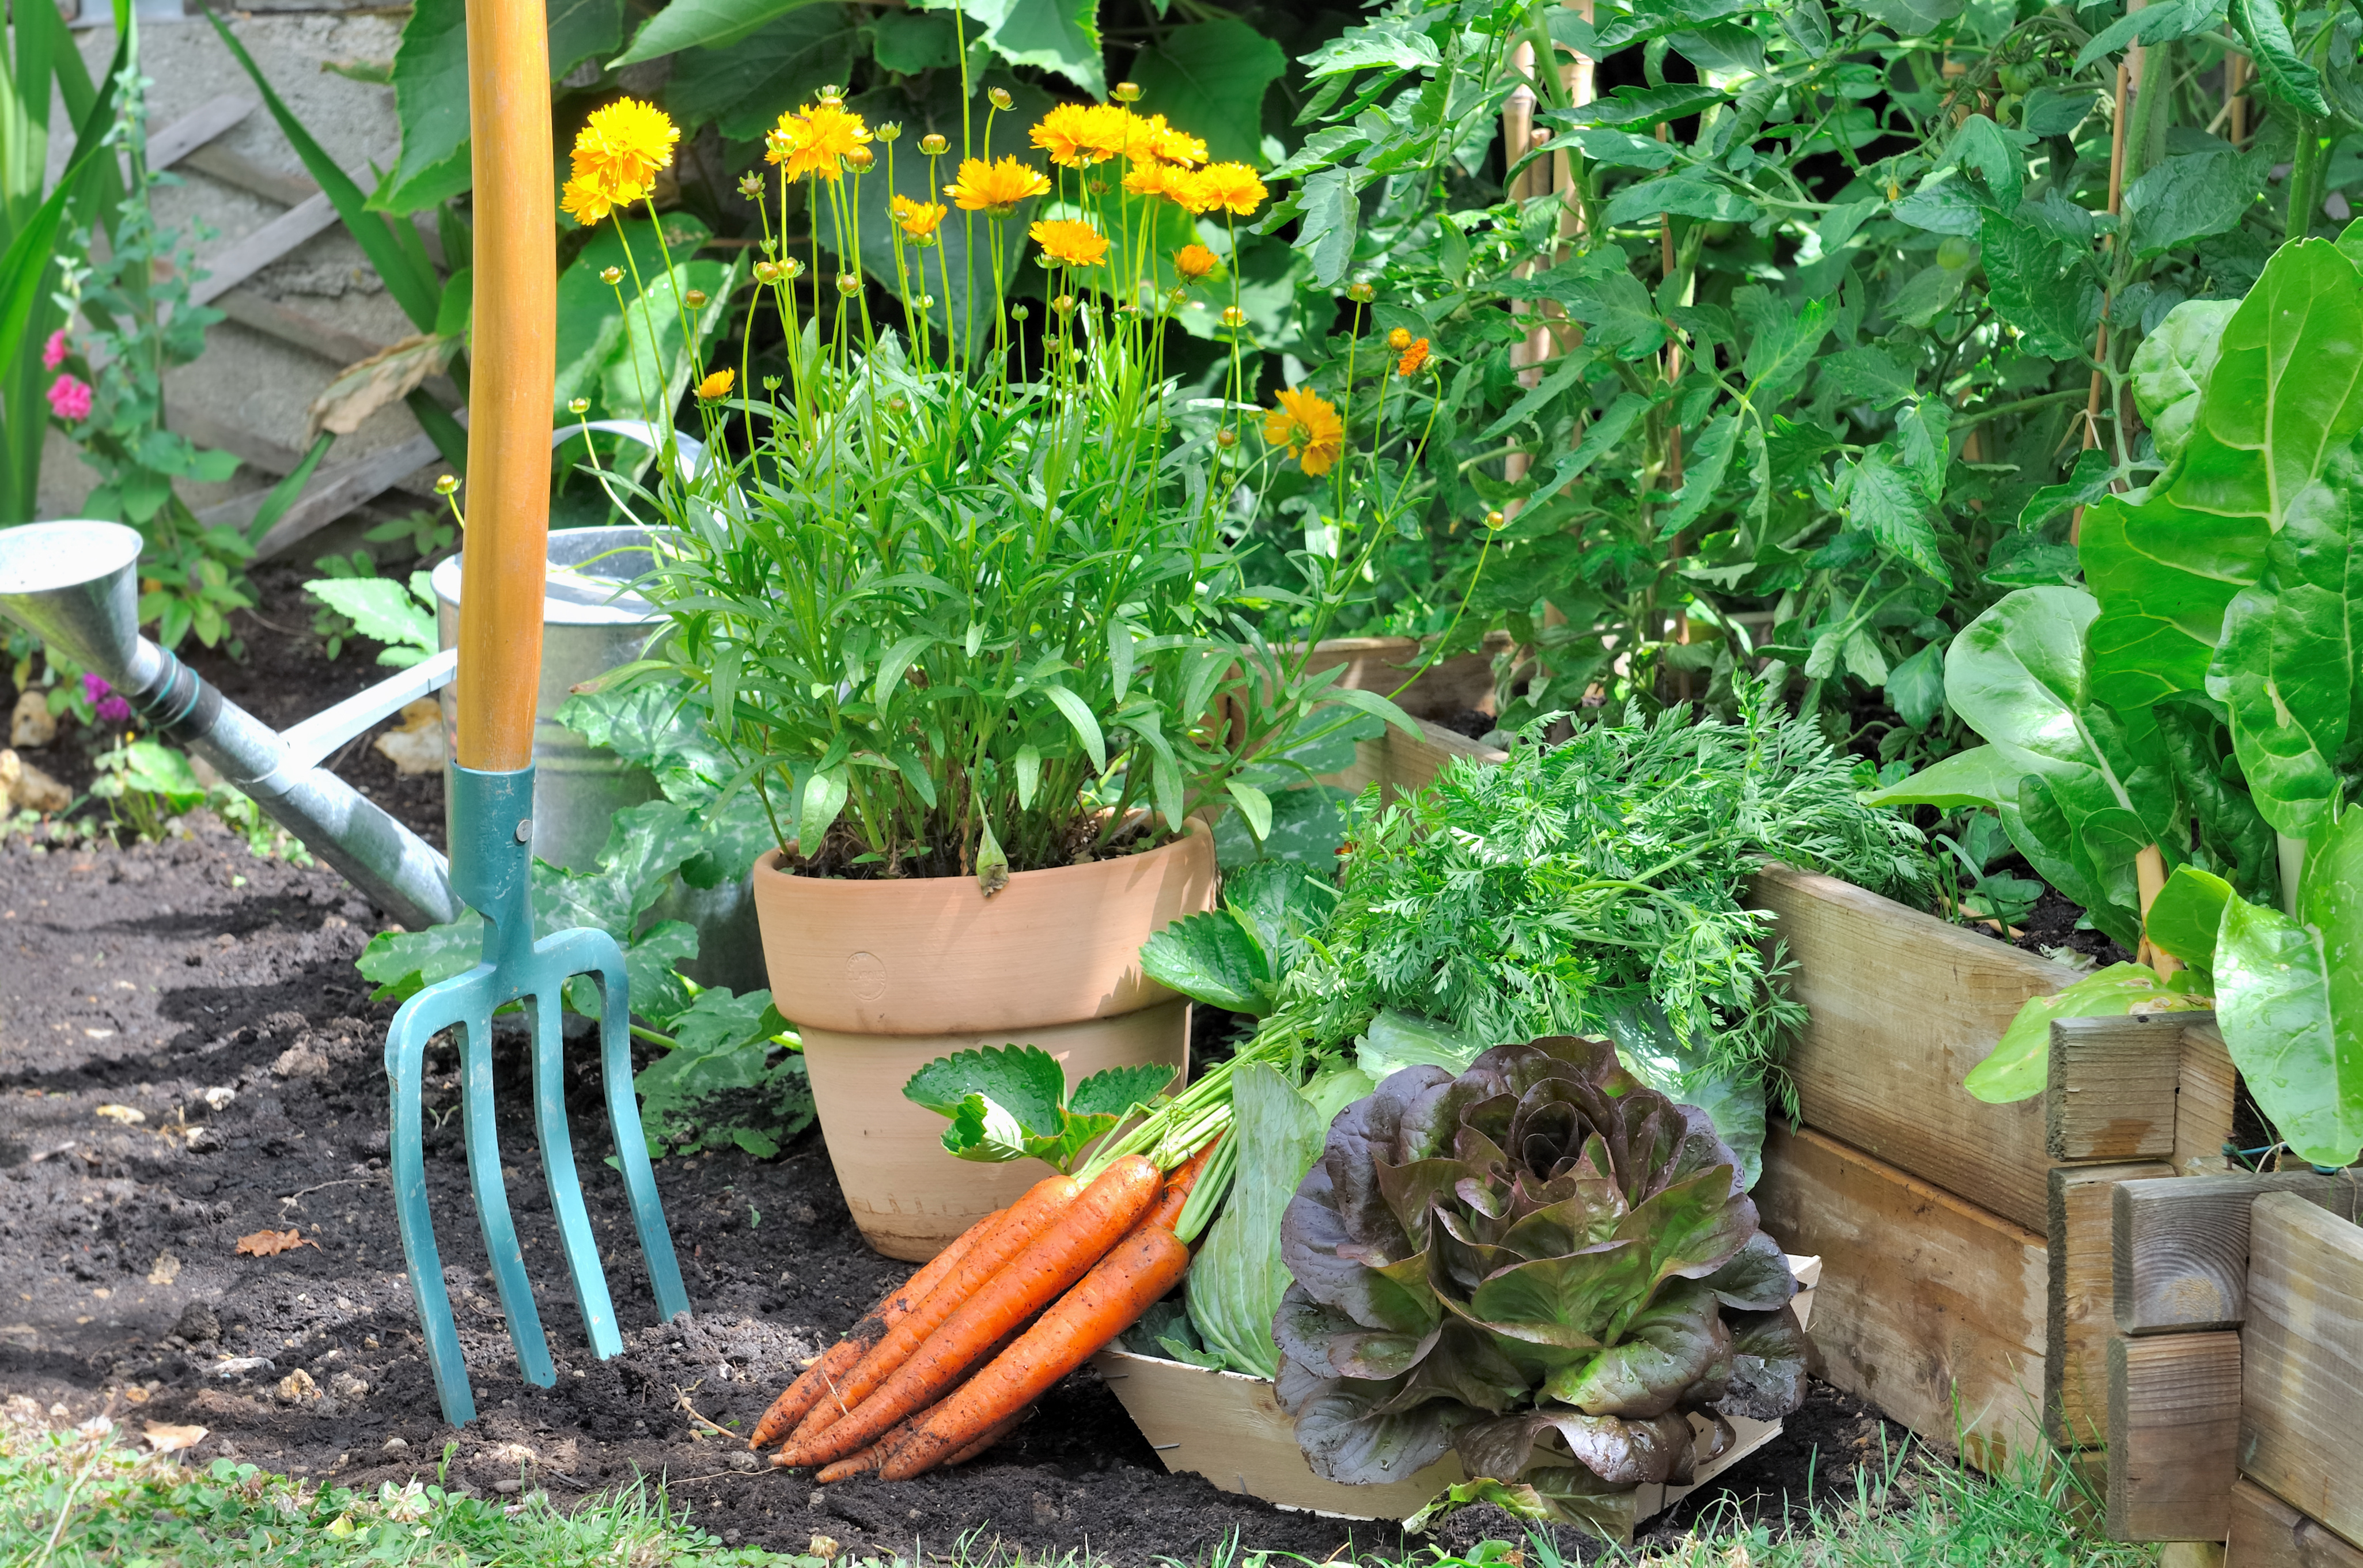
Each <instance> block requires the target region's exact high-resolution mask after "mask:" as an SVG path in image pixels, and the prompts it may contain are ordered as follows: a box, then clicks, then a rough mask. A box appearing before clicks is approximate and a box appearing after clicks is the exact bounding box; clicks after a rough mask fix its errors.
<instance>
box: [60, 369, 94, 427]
mask: <svg viewBox="0 0 2363 1568" xmlns="http://www.w3.org/2000/svg"><path fill="white" fill-rule="evenodd" d="M50 411H51V412H52V413H54V414H56V415H57V417H59V418H61V419H66V420H81V419H87V418H89V417H90V384H89V383H88V382H82V381H76V380H75V379H74V378H73V377H72V376H70V375H61V376H60V377H58V379H57V380H55V381H53V382H51V383H50Z"/></svg>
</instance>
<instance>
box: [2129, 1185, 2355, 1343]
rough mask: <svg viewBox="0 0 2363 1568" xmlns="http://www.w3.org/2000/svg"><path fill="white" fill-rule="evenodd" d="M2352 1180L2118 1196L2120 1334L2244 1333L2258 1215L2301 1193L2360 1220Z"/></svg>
mask: <svg viewBox="0 0 2363 1568" xmlns="http://www.w3.org/2000/svg"><path fill="white" fill-rule="evenodd" d="M2267 1193H2293V1194H2295V1195H2298V1196H2299V1197H2302V1198H2304V1199H2305V1200H2306V1201H2307V1202H2309V1203H2314V1204H2319V1205H2321V1206H2322V1207H2325V1208H2327V1209H2329V1210H2331V1211H2332V1212H2333V1213H2335V1214H2338V1215H2340V1216H2342V1217H2343V1218H2354V1216H2355V1213H2356V1207H2355V1206H2356V1193H2357V1181H2356V1180H2355V1178H2354V1177H2353V1176H2352V1175H2336V1176H2327V1175H2322V1174H2319V1173H2315V1172H2313V1171H2281V1172H2276V1173H2254V1172H2242V1173H2238V1174H2235V1175H2224V1176H2182V1177H2178V1178H2177V1179H2175V1180H2173V1181H2163V1182H2161V1181H2144V1182H2127V1183H2125V1184H2123V1185H2121V1186H2120V1187H2118V1188H2117V1189H2116V1191H2114V1192H2113V1193H2112V1194H2111V1195H2110V1217H2109V1232H2110V1238H2109V1251H2110V1273H2111V1275H2112V1279H2113V1284H2112V1288H2111V1291H2110V1296H2111V1299H2112V1302H2113V1310H2114V1317H2115V1319H2116V1328H2117V1332H2119V1333H2121V1334H2184V1333H2191V1332H2192V1331H2194V1330H2198V1329H2236V1328H2238V1327H2239V1326H2240V1322H2241V1320H2242V1319H2243V1318H2246V1317H2247V1299H2248V1211H2249V1209H2250V1208H2251V1207H2253V1206H2254V1205H2255V1203H2256V1200H2257V1199H2258V1198H2259V1197H2261V1196H2263V1195H2265V1194H2267Z"/></svg>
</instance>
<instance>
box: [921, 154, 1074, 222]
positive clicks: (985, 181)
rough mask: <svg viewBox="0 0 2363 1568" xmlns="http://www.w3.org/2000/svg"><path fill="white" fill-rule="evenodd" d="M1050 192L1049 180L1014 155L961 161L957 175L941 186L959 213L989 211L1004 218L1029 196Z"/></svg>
mask: <svg viewBox="0 0 2363 1568" xmlns="http://www.w3.org/2000/svg"><path fill="white" fill-rule="evenodd" d="M1049 194H1050V182H1049V179H1048V177H1047V176H1046V175H1044V174H1043V172H1041V171H1040V170H1038V169H1036V168H1034V167H1032V166H1031V165H1029V164H1026V163H1024V162H1021V161H1019V160H1017V159H1016V158H1014V157H1012V158H1004V159H1003V160H1001V161H999V162H998V163H987V162H986V161H984V160H983V159H982V158H963V159H961V160H960V177H959V178H958V179H956V180H954V181H953V182H952V183H950V184H949V185H946V186H945V187H944V195H948V196H949V197H951V199H952V202H953V205H955V206H958V207H959V208H960V210H961V211H962V212H989V213H991V214H993V216H994V217H1008V216H1009V214H1010V213H1011V212H1012V211H1014V210H1015V207H1016V206H1017V204H1018V203H1019V202H1022V201H1024V200H1026V198H1027V197H1029V196H1042V195H1049Z"/></svg>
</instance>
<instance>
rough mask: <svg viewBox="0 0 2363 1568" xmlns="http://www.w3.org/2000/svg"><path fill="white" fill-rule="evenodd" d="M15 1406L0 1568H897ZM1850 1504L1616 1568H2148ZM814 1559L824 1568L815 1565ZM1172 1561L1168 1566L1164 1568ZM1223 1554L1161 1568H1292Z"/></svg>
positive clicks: (1909, 1503)
mask: <svg viewBox="0 0 2363 1568" xmlns="http://www.w3.org/2000/svg"><path fill="white" fill-rule="evenodd" d="M30 1406H31V1402H30V1401H29V1400H23V1399H17V1400H11V1401H9V1409H8V1410H6V1412H5V1413H0V1568H100V1565H105V1568H212V1565H214V1564H220V1565H222V1568H228V1565H230V1564H247V1563H257V1564H274V1565H276V1564H285V1565H289V1568H297V1565H309V1564H315V1563H316V1564H320V1565H322V1568H327V1565H328V1564H332V1563H333V1564H338V1565H345V1564H360V1563H418V1564H422V1565H423V1564H430V1563H431V1564H435V1565H436V1568H527V1565H533V1568H541V1565H544V1564H549V1565H567V1564H582V1565H584V1568H590V1565H592V1564H598V1565H600V1568H906V1565H905V1563H904V1560H903V1559H900V1558H895V1559H893V1560H892V1561H891V1562H888V1561H885V1560H871V1559H861V1560H857V1559H855V1558H853V1557H851V1556H843V1557H838V1558H837V1560H836V1562H835V1563H834V1564H833V1565H832V1564H830V1563H829V1562H828V1559H827V1558H826V1557H823V1556H819V1555H783V1554H782V1553H778V1552H773V1551H765V1550H762V1549H760V1548H757V1547H726V1546H724V1545H723V1544H722V1542H720V1541H718V1540H715V1539H714V1538H713V1537H711V1536H709V1535H707V1534H705V1533H704V1531H702V1530H700V1529H697V1528H696V1526H695V1524H694V1523H693V1521H691V1520H690V1519H689V1518H687V1517H686V1515H685V1514H683V1513H682V1511H680V1510H678V1509H677V1508H675V1507H673V1506H672V1505H671V1504H670V1503H669V1501H668V1500H667V1498H666V1497H665V1496H664V1493H663V1490H662V1488H661V1487H660V1486H657V1485H652V1484H650V1483H648V1482H646V1481H641V1482H636V1483H633V1484H629V1485H625V1486H622V1487H619V1488H617V1489H616V1490H615V1491H613V1492H609V1493H605V1494H603V1495H601V1496H597V1497H594V1498H593V1499H591V1500H589V1501H587V1502H584V1503H582V1505H580V1506H579V1507H576V1508H575V1509H574V1511H572V1512H571V1513H567V1512H561V1511H560V1510H559V1509H558V1508H557V1507H554V1506H553V1505H552V1504H551V1503H550V1501H549V1498H548V1497H547V1496H543V1495H542V1494H540V1493H538V1492H534V1493H527V1494H526V1495H525V1496H521V1497H519V1498H517V1499H516V1500H508V1499H503V1498H493V1499H489V1500H488V1499H485V1498H481V1497H474V1496H460V1495H457V1494H455V1493H452V1492H449V1491H446V1490H445V1489H444V1488H443V1487H441V1486H439V1485H432V1484H426V1483H421V1482H417V1481H413V1482H412V1483H410V1484H409V1485H407V1486H402V1487H397V1486H394V1485H392V1484H390V1483H388V1484H384V1485H381V1486H380V1487H379V1488H378V1489H377V1491H376V1492H375V1493H373V1494H372V1493H364V1492H360V1491H355V1490H353V1489H351V1488H349V1487H342V1486H337V1485H314V1484H312V1483H309V1482H305V1481H302V1480H297V1479H293V1478H290V1477H287V1476H283V1475H273V1474H271V1473H267V1472H265V1471H262V1470H259V1469H257V1468H256V1467H255V1466H253V1465H250V1464H239V1463H237V1462H232V1461H230V1460H227V1459H221V1460H216V1461H214V1462H212V1463H210V1464H207V1465H203V1466H191V1465H183V1464H182V1463H180V1462H177V1461H176V1460H174V1459H173V1458H172V1457H171V1456H169V1455H164V1454H156V1453H151V1452H150V1451H148V1450H147V1449H146V1447H145V1446H144V1445H142V1444H140V1443H139V1442H137V1441H136V1440H129V1439H128V1438H127V1435H126V1434H125V1433H123V1432H122V1431H121V1430H120V1429H116V1428H115V1427H113V1426H111V1425H108V1424H105V1423H104V1422H100V1421H94V1422H89V1423H85V1424H84V1425H83V1426H81V1427H76V1428H62V1429H51V1428H50V1427H49V1426H47V1425H46V1424H45V1423H43V1422H41V1421H40V1420H39V1418H38V1417H37V1415H35V1414H34V1412H33V1411H32V1410H31V1408H30ZM1857 1474H1858V1485H1857V1490H1856V1494H1855V1496H1853V1497H1852V1498H1850V1499H1848V1500H1847V1502H1846V1503H1845V1504H1844V1505H1843V1506H1838V1507H1823V1508H1819V1509H1816V1510H1815V1511H1814V1513H1813V1514H1812V1515H1811V1516H1810V1518H1809V1519H1808V1520H1807V1522H1806V1523H1805V1524H1804V1525H1803V1527H1802V1528H1799V1529H1792V1530H1776V1529H1770V1528H1768V1527H1767V1526H1764V1525H1762V1524H1747V1523H1744V1522H1737V1521H1735V1520H1734V1519H1732V1518H1729V1517H1723V1518H1718V1517H1716V1516H1714V1515H1712V1514H1711V1515H1710V1516H1709V1517H1708V1518H1706V1519H1704V1520H1703V1521H1702V1522H1701V1524H1700V1525H1699V1527H1698V1528H1697V1529H1694V1530H1692V1532H1691V1533H1690V1534H1689V1535H1687V1536H1685V1537H1684V1538H1683V1539H1681V1540H1679V1541H1676V1542H1674V1543H1672V1544H1671V1545H1658V1546H1654V1547H1652V1548H1650V1549H1648V1550H1646V1551H1636V1552H1633V1553H1631V1554H1629V1555H1627V1556H1625V1557H1624V1558H1623V1559H1621V1561H1622V1562H1624V1563H1625V1564H1626V1568H2147V1565H2150V1564H2153V1563H2155V1562H2156V1553H2155V1551H2154V1549H2152V1548H2148V1547H2135V1546H2121V1545H2118V1544H2115V1543H2113V1542H2111V1541H2107V1540H2100V1539H2099V1538H2097V1537H2096V1536H2094V1535H2093V1534H2092V1533H2091V1531H2090V1530H2089V1529H2087V1528H2086V1523H2085V1521H2086V1520H2087V1519H2088V1518H2090V1511H2089V1509H2087V1508H2081V1507H2079V1506H2078V1504H2079V1502H2080V1499H2078V1498H2077V1496H2076V1494H2075V1491H2074V1483H2073V1482H2072V1481H2071V1480H2070V1479H2069V1477H2068V1476H2067V1475H2066V1474H2065V1473H2064V1472H2062V1471H2061V1470H2060V1469H2059V1468H2058V1467H2057V1466H2053V1467H2050V1468H2048V1469H2047V1470H2041V1471H2037V1470H2029V1471H2026V1472H2024V1473H2020V1474H2018V1475H2016V1476H2013V1477H2010V1478H2006V1479H2004V1480H2001V1481H1995V1482H1989V1481H1985V1480H1982V1479H1980V1478H1978V1477H1975V1476H1972V1475H1969V1474H1968V1473H1965V1472H1962V1471H1960V1470H1958V1469H1957V1468H1955V1467H1952V1466H1950V1465H1947V1464H1945V1463H1943V1462H1938V1461H1936V1460H1933V1459H1930V1458H1927V1457H1925V1456H1923V1455H1921V1454H1919V1453H1918V1452H1916V1451H1914V1452H1912V1453H1908V1454H1905V1455H1902V1456H1898V1457H1897V1458H1896V1459H1894V1461H1893V1462H1891V1463H1889V1464H1888V1465H1886V1466H1885V1467H1883V1468H1872V1467H1866V1468H1865V1469H1864V1470H1863V1471H1860V1472H1858V1473H1857ZM813 1544H814V1546H815V1547H817V1548H820V1549H821V1550H822V1551H830V1552H832V1554H833V1551H834V1549H833V1547H831V1546H829V1545H828V1544H827V1543H824V1542H821V1541H819V1540H815V1542H814V1543H813ZM947 1544H948V1546H949V1550H948V1551H944V1552H942V1553H940V1554H938V1553H937V1552H935V1551H929V1552H928V1553H927V1556H928V1558H929V1560H930V1561H931V1562H940V1563H949V1564H954V1565H957V1568H1092V1565H1091V1564H1090V1563H1089V1562H1086V1561H1084V1560H1083V1559H1082V1557H1081V1556H1080V1555H1079V1554H1066V1555H1062V1556H1060V1557H1058V1558H1053V1559H1047V1560H1044V1559H1030V1558H1028V1557H1026V1556H1024V1555H1022V1554H1019V1553H1016V1552H1014V1551H1010V1550H1008V1549H1007V1548H1005V1547H1004V1546H1002V1545H1001V1544H1000V1543H999V1542H998V1541H989V1540H986V1539H985V1538H984V1537H983V1535H982V1532H980V1534H979V1535H977V1536H972V1537H971V1538H969V1539H967V1540H960V1541H957V1542H950V1543H947ZM1170 1561H1172V1560H1169V1562H1170ZM1305 1563H1306V1560H1305V1559H1303V1558H1299V1557H1295V1556H1292V1555H1289V1554H1283V1553H1276V1552H1275V1553H1266V1552H1259V1551H1243V1550H1241V1549H1240V1548H1239V1545H1238V1543H1237V1542H1236V1541H1234V1542H1232V1543H1230V1544H1229V1545H1228V1546H1226V1548H1224V1549H1220V1550H1217V1551H1215V1552H1213V1553H1212V1554H1211V1555H1210V1557H1208V1558H1204V1559H1200V1560H1199V1562H1196V1563H1182V1562H1174V1563H1173V1568H1298V1565H1300V1564H1305ZM1391 1568H1561V1560H1560V1559H1559V1556H1558V1554H1557V1553H1555V1552H1554V1551H1551V1549H1550V1548H1549V1547H1548V1544H1546V1543H1544V1542H1541V1541H1539V1540H1531V1539H1530V1540H1525V1541H1518V1542H1507V1541H1489V1542H1487V1543H1485V1544H1484V1545H1483V1546H1481V1547H1480V1548H1478V1549H1477V1550H1476V1551H1472V1552H1470V1553H1469V1554H1467V1555H1465V1556H1450V1555H1447V1554H1445V1553H1443V1552H1441V1551H1436V1550H1433V1549H1431V1550H1428V1551H1422V1552H1417V1553H1414V1554H1413V1555H1412V1556H1411V1557H1409V1558H1408V1559H1407V1560H1406V1561H1405V1562H1403V1563H1401V1564H1395V1565H1391Z"/></svg>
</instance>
